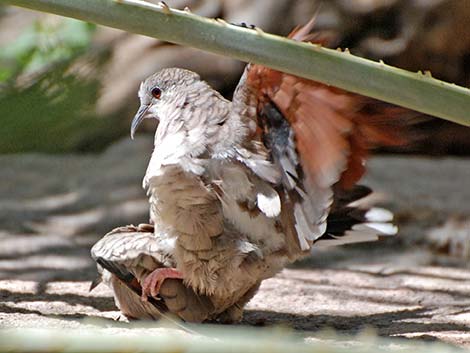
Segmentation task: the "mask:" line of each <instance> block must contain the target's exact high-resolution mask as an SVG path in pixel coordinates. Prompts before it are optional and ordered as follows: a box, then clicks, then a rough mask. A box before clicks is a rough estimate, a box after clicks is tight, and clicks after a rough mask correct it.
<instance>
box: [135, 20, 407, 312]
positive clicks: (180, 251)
mask: <svg viewBox="0 0 470 353" xmlns="http://www.w3.org/2000/svg"><path fill="white" fill-rule="evenodd" d="M312 25H313V22H311V23H309V24H308V25H306V26H304V27H301V28H298V29H296V30H294V31H293V33H291V35H290V38H292V39H294V40H306V39H307V38H309V37H310V35H309V32H310V30H311V27H312ZM139 97H140V101H141V106H140V108H139V111H138V112H137V114H136V116H135V118H134V120H133V122H132V127H131V136H133V135H134V132H135V130H136V128H137V126H138V125H139V123H140V122H141V121H142V120H143V119H144V118H154V119H156V120H157V121H158V128H157V131H156V134H155V149H154V152H153V153H152V157H151V160H150V162H149V165H148V169H147V172H146V174H145V177H144V182H143V184H144V187H145V188H146V189H147V190H148V194H149V201H150V208H151V210H150V213H151V219H152V221H153V222H154V224H157V225H158V228H159V229H160V232H163V233H164V234H165V235H166V236H167V238H168V239H173V240H174V249H173V255H174V257H173V259H174V262H175V263H176V268H174V269H172V270H171V271H168V270H167V269H165V270H160V269H156V270H155V271H153V272H152V273H151V274H150V275H149V276H148V278H149V279H150V280H149V281H147V282H146V283H144V284H143V291H144V293H145V294H149V295H155V294H156V292H158V288H159V286H160V285H161V283H162V282H163V281H164V280H165V278H170V277H173V278H182V279H183V281H184V283H185V285H187V286H188V287H190V288H192V289H193V290H194V291H195V292H196V293H198V294H199V295H206V296H210V297H211V298H212V302H213V304H214V306H215V307H217V308H219V309H228V308H230V307H232V306H235V307H237V308H239V307H242V306H243V305H244V303H245V302H246V300H247V298H248V299H249V297H250V296H251V295H253V293H254V292H255V291H256V288H257V287H258V285H259V283H260V281H261V280H263V279H264V278H267V277H270V276H272V275H274V274H275V273H276V272H277V271H279V270H280V269H282V267H283V266H284V265H285V264H286V263H288V262H291V261H294V260H296V259H298V258H300V257H302V256H304V255H306V254H308V253H309V250H310V249H311V247H312V246H313V245H315V244H319V243H320V242H322V241H323V242H324V244H328V245H335V244H344V243H348V242H356V241H368V240H374V239H377V238H378V236H379V235H393V234H395V233H396V228H395V227H394V226H393V225H391V224H390V223H389V222H390V221H391V218H392V215H391V213H390V212H388V211H386V210H382V209H372V210H368V209H364V210H361V209H360V208H358V206H357V205H356V204H357V202H356V204H351V202H353V201H357V200H359V199H360V198H361V197H363V196H366V195H367V194H368V193H369V189H367V188H365V187H360V186H356V185H355V184H356V182H357V181H358V180H359V179H360V177H361V176H362V174H363V173H364V160H365V157H366V153H367V150H368V148H370V147H372V146H373V145H376V144H380V145H385V144H399V143H402V142H403V140H402V139H401V138H399V132H400V131H399V129H397V127H398V126H399V125H400V124H401V123H402V121H401V119H397V117H396V115H397V111H395V110H394V108H390V107H388V106H386V105H384V104H380V103H378V102H376V101H372V100H371V99H368V98H365V97H362V96H357V95H353V94H350V93H347V92H344V91H342V90H340V89H336V88H332V87H328V86H326V85H323V84H319V83H316V82H313V81H309V80H306V79H303V78H299V77H296V76H292V75H289V74H286V73H282V72H279V71H275V70H272V69H269V68H267V67H263V66H260V65H248V66H247V67H246V69H245V72H244V74H243V77H242V78H241V81H240V83H239V85H238V87H237V89H236V91H235V94H234V97H233V101H232V102H230V101H228V100H226V99H224V98H223V97H222V96H221V95H220V94H219V93H218V92H216V91H215V90H213V89H212V88H211V87H210V86H209V85H208V84H207V83H205V82H204V81H202V80H201V79H200V77H199V76H198V75H197V74H196V73H194V72H190V71H187V70H183V69H176V68H172V69H165V70H162V71H160V72H158V73H156V74H154V75H152V76H150V77H149V78H147V79H146V80H145V81H144V82H143V83H142V84H141V87H140V90H139ZM391 115H394V116H393V117H391ZM171 266H174V265H173V264H172V265H171ZM237 315H238V314H237ZM235 316H236V315H234V317H235Z"/></svg>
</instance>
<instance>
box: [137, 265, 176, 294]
mask: <svg viewBox="0 0 470 353" xmlns="http://www.w3.org/2000/svg"><path fill="white" fill-rule="evenodd" d="M167 278H177V279H183V274H182V273H181V272H180V271H178V270H177V269H176V268H157V269H156V270H154V271H153V272H152V273H150V274H149V275H148V276H147V277H146V278H145V280H144V283H143V285H142V296H141V300H142V301H144V302H146V301H147V300H148V296H152V297H156V296H157V295H158V293H159V292H160V287H161V286H162V284H163V281H165V279H167Z"/></svg>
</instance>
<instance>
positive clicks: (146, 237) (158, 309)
mask: <svg viewBox="0 0 470 353" xmlns="http://www.w3.org/2000/svg"><path fill="white" fill-rule="evenodd" d="M168 243H170V245H169V244H168ZM171 251H172V246H171V241H169V240H168V239H166V238H165V236H164V235H162V236H155V231H154V227H153V226H151V225H139V226H138V227H134V226H126V227H120V228H116V229H114V230H112V231H111V232H109V233H108V234H106V235H105V236H104V237H103V238H102V239H101V240H100V241H98V242H97V243H96V244H95V245H94V246H93V248H92V249H91V254H92V257H93V259H94V260H95V261H96V262H97V266H98V272H99V275H100V277H99V278H98V280H99V281H103V282H104V283H105V284H106V285H108V286H109V287H110V288H111V289H112V290H113V294H114V299H115V303H116V305H117V307H118V308H119V309H120V310H121V312H122V313H123V314H124V315H126V316H127V317H129V318H133V319H154V320H155V319H159V318H160V317H161V316H162V314H163V315H164V314H166V313H171V314H174V315H176V316H178V317H180V318H181V319H183V320H185V321H192V322H202V321H205V320H208V319H214V318H215V316H214V315H215V308H214V307H213V305H212V303H211V301H210V299H209V298H207V297H206V296H204V295H196V294H195V293H194V291H192V290H191V288H187V287H185V286H184V285H183V284H182V281H181V280H166V281H165V282H164V283H163V285H162V287H161V288H160V293H159V298H158V300H156V299H155V298H150V300H148V301H143V300H141V294H142V288H141V285H140V283H142V282H143V281H144V280H145V278H146V277H147V275H148V274H149V273H151V272H152V271H153V270H155V269H157V268H162V267H167V268H171V267H172V266H175V263H174V260H173V259H172V255H171ZM99 281H97V282H95V283H93V284H92V288H93V287H95V286H96V285H97V284H98V283H99ZM92 288H91V289H92ZM160 299H161V300H160Z"/></svg>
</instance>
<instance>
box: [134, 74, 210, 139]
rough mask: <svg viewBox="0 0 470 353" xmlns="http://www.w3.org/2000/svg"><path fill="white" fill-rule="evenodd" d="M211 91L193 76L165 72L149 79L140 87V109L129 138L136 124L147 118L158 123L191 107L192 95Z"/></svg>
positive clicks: (196, 75)
mask: <svg viewBox="0 0 470 353" xmlns="http://www.w3.org/2000/svg"><path fill="white" fill-rule="evenodd" d="M208 89H209V90H211V88H210V87H209V85H207V84H206V83H205V82H204V81H202V80H201V78H200V77H199V75H198V74H196V73H195V72H192V71H189V70H184V69H179V68H168V69H163V70H161V71H158V72H157V73H155V74H153V75H152V76H150V77H148V78H147V79H146V80H145V81H143V82H142V83H141V85H140V89H139V98H140V108H139V110H138V111H137V114H136V115H135V117H134V119H133V120H132V124H131V138H134V133H135V131H136V129H137V127H138V126H139V124H140V123H141V122H142V121H143V120H144V119H146V118H154V119H157V120H160V119H161V118H165V117H166V116H167V115H169V114H170V113H171V112H173V111H175V110H178V109H181V108H183V107H184V106H185V105H187V104H190V103H191V101H190V100H191V95H194V94H192V93H194V92H196V93H197V91H200V90H208Z"/></svg>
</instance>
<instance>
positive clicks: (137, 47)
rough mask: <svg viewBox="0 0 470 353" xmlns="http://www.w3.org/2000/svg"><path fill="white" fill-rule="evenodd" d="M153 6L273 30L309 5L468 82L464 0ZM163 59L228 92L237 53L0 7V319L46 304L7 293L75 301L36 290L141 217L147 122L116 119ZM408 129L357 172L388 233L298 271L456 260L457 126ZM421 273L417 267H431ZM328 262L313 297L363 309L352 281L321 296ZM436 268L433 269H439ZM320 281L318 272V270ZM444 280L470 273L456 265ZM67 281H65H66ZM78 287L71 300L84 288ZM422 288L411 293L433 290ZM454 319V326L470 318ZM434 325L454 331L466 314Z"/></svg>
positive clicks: (462, 181)
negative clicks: (418, 133) (402, 140)
mask: <svg viewBox="0 0 470 353" xmlns="http://www.w3.org/2000/svg"><path fill="white" fill-rule="evenodd" d="M166 2H167V3H168V5H169V6H171V7H174V8H179V9H183V8H184V7H185V6H188V7H189V8H190V9H191V10H192V11H193V12H195V13H197V14H200V15H203V16H207V17H220V18H224V19H225V20H226V21H228V22H232V23H242V22H244V23H247V24H252V25H256V26H258V27H260V28H262V29H263V30H264V31H266V32H272V33H277V34H281V35H286V34H287V33H288V32H289V31H290V30H291V29H292V28H293V27H294V26H296V25H298V24H303V23H306V22H307V21H308V20H309V19H310V18H311V17H312V15H313V14H314V13H315V12H316V11H317V10H318V9H319V12H318V16H317V29H318V30H322V31H326V32H328V33H329V34H331V36H332V37H334V38H336V45H337V46H338V47H342V48H349V50H350V51H351V52H352V53H353V54H355V55H359V56H363V57H367V58H370V59H373V60H384V61H385V62H386V63H387V64H390V65H394V66H398V67H401V68H404V69H408V70H411V71H418V70H423V71H424V70H430V71H431V72H432V75H433V76H434V77H436V78H439V79H442V80H445V81H448V82H453V83H456V84H458V85H462V86H466V87H469V86H470V1H467V0H323V1H315V0H276V1H272V0H256V1H252V0H166ZM320 3H321V6H320V7H319V5H320ZM208 63H209V64H208ZM164 67H183V68H188V69H191V70H193V71H196V72H198V73H199V74H201V76H202V77H203V78H204V79H205V80H207V81H208V82H209V83H210V84H211V85H212V86H214V87H215V88H216V89H218V90H219V91H221V92H222V93H223V94H224V95H225V96H226V97H229V98H230V96H231V94H232V91H233V89H234V87H235V85H236V84H237V82H238V79H239V77H240V74H241V72H242V70H243V67H244V63H241V62H237V61H234V60H232V59H230V58H225V57H221V56H216V55H212V54H209V53H205V52H202V51H198V50H195V49H191V48H185V47H179V46H176V45H172V44H169V43H164V42H161V41H159V40H156V39H153V38H148V37H143V36H139V35H134V34H129V33H125V32H122V31H118V30H114V29H110V28H105V27H100V26H95V25H92V24H87V23H83V22H79V21H75V20H71V19H65V18H61V17H57V16H53V15H47V14H42V13H38V12H32V11H27V10H23V9H19V8H14V7H6V6H0V180H1V182H0V299H1V298H2V295H3V296H4V298H6V299H5V300H7V299H8V300H11V301H12V303H13V304H8V305H7V304H5V306H3V307H2V306H1V305H0V322H1V318H2V312H4V313H10V314H8V315H10V316H8V315H6V314H5V315H6V316H5V317H7V319H6V321H5V322H6V323H7V324H9V323H11V322H12V321H8V320H9V319H8V318H18V317H22V316H21V315H26V314H28V315H29V314H31V315H33V314H34V315H38V313H39V316H40V317H42V316H41V315H42V314H44V313H46V314H47V313H49V314H50V312H49V311H48V310H49V309H45V308H44V307H41V306H37V305H36V306H34V305H33V304H31V305H33V307H29V306H28V305H29V304H28V305H26V304H22V303H24V302H25V301H26V302H29V301H34V300H45V301H48V302H51V301H54V300H56V301H58V300H60V301H65V302H67V303H69V304H71V305H79V304H80V305H81V304H84V303H85V302H86V301H84V300H83V299H80V298H82V297H80V298H79V297H78V296H62V294H60V295H59V294H57V293H58V292H57V291H59V292H60V291H61V290H64V289H63V287H60V286H59V287H54V288H56V289H51V288H52V287H51V286H50V285H49V284H50V283H52V282H54V281H89V280H91V279H92V278H93V277H94V274H95V268H94V264H93V263H92V261H91V259H90V258H89V252H88V251H89V247H90V246H91V244H93V243H94V242H95V241H96V240H97V239H98V238H99V237H100V236H102V235H103V234H104V233H106V232H108V231H109V230H110V229H112V228H113V227H116V226H120V225H124V224H130V223H134V224H137V223H139V222H146V221H147V220H148V217H147V214H148V203H147V200H146V196H145V193H144V191H143V190H142V188H141V179H142V177H143V175H144V173H145V169H146V165H147V163H148V159H149V157H150V153H151V150H152V147H153V137H152V135H153V132H154V129H155V125H154V124H153V123H152V122H151V121H150V122H147V125H145V126H143V128H142V129H141V130H139V133H138V136H137V139H136V140H135V141H131V140H130V138H129V127H130V121H131V119H132V117H133V115H134V113H135V111H136V109H137V107H138V99H137V90H138V87H139V84H140V82H141V81H142V80H143V79H144V78H145V77H147V76H148V75H150V74H152V73H154V72H155V71H157V70H159V69H161V68H164ZM469 114H470V112H469ZM422 129H423V131H422V132H423V133H424V134H423V135H424V138H423V139H420V140H419V141H415V142H413V143H412V144H411V145H410V146H408V147H407V148H406V150H404V151H403V150H402V151H401V153H402V154H401V155H397V154H396V151H392V152H394V154H390V152H391V151H385V152H388V154H387V155H386V156H383V155H380V156H377V157H374V158H373V159H372V161H371V163H370V173H369V174H368V176H367V178H366V180H365V182H366V183H368V184H370V185H372V186H373V187H374V188H375V189H376V190H377V191H378V192H377V193H376V194H375V197H376V199H377V201H380V202H382V203H383V204H385V205H386V206H388V207H390V208H391V209H392V210H393V211H394V212H395V213H396V215H397V221H398V223H399V224H400V226H401V233H400V236H399V237H396V238H395V239H391V240H389V241H388V242H385V243H384V242H380V243H376V244H366V245H358V246H351V247H347V248H344V249H333V250H326V252H322V251H319V252H318V253H317V254H316V256H313V257H312V258H311V259H309V260H307V261H305V262H303V263H301V264H298V265H297V266H298V267H301V268H307V269H309V270H311V269H312V268H322V267H328V268H332V267H335V268H340V269H341V268H343V269H344V268H351V266H358V264H359V265H360V264H364V266H369V267H367V271H371V273H375V272H377V273H379V274H380V275H377V281H378V282H374V283H373V284H371V286H374V285H377V286H379V287H380V286H384V287H386V286H387V284H386V283H388V282H386V281H387V279H386V278H385V279H384V278H383V275H382V272H381V271H382V270H381V268H382V267H380V266H394V265H393V264H395V265H396V266H402V267H404V268H405V269H406V270H412V269H420V268H421V267H420V266H435V265H445V266H452V267H467V266H468V259H470V202H469V200H470V160H469V155H470V129H469V128H465V127H462V126H459V125H455V124H452V123H449V122H445V121H443V120H438V119H436V120H433V121H432V122H430V123H428V124H424V125H423V127H422ZM144 132H147V133H144ZM403 153H406V155H403ZM384 244H385V245H384ZM384 264H386V265H384ZM379 265H380V266H379ZM373 266H378V267H373ZM374 271H375V272H374ZM428 272H429V271H428ZM429 273H430V272H429ZM429 273H428V274H427V275H426V276H428V277H426V278H428V279H429V278H431V277H432V276H431V277H429V276H430V275H429ZM337 274H338V282H337V283H336V284H335V283H333V284H332V286H333V291H332V292H329V291H328V290H326V289H325V288H324V287H321V288H320V287H315V290H316V293H321V294H322V295H324V296H325V298H327V299H328V300H330V301H334V300H339V304H338V312H339V313H340V312H341V310H344V308H345V305H346V304H344V303H354V300H353V297H354V296H357V298H356V299H357V302H358V303H359V302H360V303H362V304H360V305H356V306H355V308H356V309H357V310H362V308H367V305H366V304H365V303H367V302H369V300H371V299H370V298H371V297H367V298H365V297H361V298H359V296H360V294H358V293H359V292H357V291H355V292H354V293H352V292H348V293H347V295H346V294H345V297H344V298H343V299H344V302H341V300H343V299H341V298H340V299H338V298H339V297H337V296H336V297H335V298H336V299H332V298H333V297H332V296H334V295H336V294H334V295H333V294H332V293H339V292H341V289H338V288H342V286H343V283H342V281H343V279H344V278H345V277H344V276H343V275H344V273H342V272H338V273H337ZM317 275H318V276H321V274H318V273H317ZM381 276H382V277H381ZM420 276H421V275H419V274H415V277H413V278H414V279H413V280H411V281H409V282H406V283H414V284H413V285H416V286H419V284H416V283H420V282H419V279H420V278H422V277H420ZM423 276H424V275H423ZM441 276H443V277H442V278H444V277H445V276H447V274H446V273H444V272H442V273H441ZM449 276H450V275H449ZM327 277H328V278H325V279H324V280H325V281H328V280H331V278H333V277H334V276H333V277H331V276H327ZM374 278H375V277H374ZM416 278H418V279H416ZM433 278H434V277H433ZM435 278H438V276H437V277H435ZM455 278H457V279H458V278H460V279H459V281H464V280H465V279H467V280H470V278H467V277H465V276H464V275H462V276H461V277H458V276H457V277H455ZM428 279H427V280H428ZM457 279H455V281H457ZM2 280H3V281H4V282H2ZM381 280H383V281H385V282H384V283H385V284H381V283H382V282H380V281H381ZM429 280H431V279H429ZM11 281H34V283H35V284H34V288H35V289H34V290H33V291H32V292H31V293H35V294H34V297H32V296H28V295H23V294H21V293H23V292H22V291H23V290H26V291H29V289H24V288H30V287H28V286H26V285H25V286H26V287H24V286H23V284H21V285H19V284H18V283H20V282H11ZM374 281H375V279H374ZM12 283H13V284H12ZM21 283H23V282H21ZM25 283H26V282H25ZM28 283H29V282H28ZM77 283H78V282H77ZM423 283H424V282H423ZM426 283H427V282H426ZM446 283H447V282H446ZM48 285H49V287H48ZM345 285H346V286H348V285H349V284H347V283H346V284H345ZM367 285H369V284H367ZM409 285H410V286H412V284H409ZM2 286H3V287H2ZM22 286H23V287H22ZM423 286H424V287H422V288H421V287H420V288H418V289H416V290H417V291H418V292H419V291H420V290H427V289H426V288H428V287H429V286H430V285H428V284H426V285H423ZM426 286H428V287H426ZM85 287H86V286H85ZM425 287H426V288H425ZM437 287H439V286H437ZM441 287H442V286H441ZM441 287H439V288H441ZM444 287H445V286H444ZM2 288H3V289H2ZM5 288H6V289H5ZM22 288H23V289H22ZM47 288H49V289H47ZM57 288H58V289H57ZM61 288H62V289H61ZM67 288H68V287H67ZM74 288H75V289H70V288H69V289H67V291H76V290H77V289H76V288H79V287H77V286H75V287H74ZM80 288H81V287H80ZM423 288H424V289H423ZM445 288H447V287H445ZM441 289H442V288H441ZM54 290H56V292H54V293H55V294H54V295H51V293H52V292H51V291H54ZM348 290H349V289H348ZM48 291H49V292H48ZM338 291H339V292H338ZM85 292H86V291H85V290H83V293H85ZM418 292H417V293H418ZM27 293H29V292H27ZM48 293H49V294H48ZM83 293H82V294H81V296H83V297H85V296H87V295H88V294H83ZM384 293H385V292H384ZM413 293H414V292H413ZM419 293H420V292H419ZM419 293H418V294H419ZM436 293H437V292H434V294H433V295H434V297H433V296H431V297H429V296H427V297H426V298H438V299H439V300H441V299H442V298H441V297H438V296H437V294H436ZM462 293H464V294H470V285H467V287H465V288H463V289H462V288H460V289H459V290H458V292H457V293H456V294H455V298H460V297H461V296H462V295H463V294H462ZM402 294H403V293H402ZM418 294H416V295H418ZM426 294H429V293H426ZM38 295H39V297H38ZM41 295H42V297H41ZM106 295H107V296H108V297H107V300H108V301H107V302H106V303H105V304H102V305H101V306H100V305H97V304H96V303H93V305H92V306H91V307H90V308H89V309H86V310H85V309H83V310H82V309H80V310H82V312H83V313H86V315H89V314H90V313H94V314H96V315H98V314H97V312H102V311H103V310H105V311H106V310H112V308H113V305H112V303H111V304H109V303H110V302H109V293H107V294H106ZM315 295H316V294H315ZM378 295H379V294H378ZM380 295H382V294H380ZM380 295H379V297H380ZM383 295H385V294H383ZM416 295H415V296H413V295H410V294H409V293H408V294H406V295H404V296H403V295H401V297H400V298H405V299H403V302H402V304H400V305H403V306H404V307H405V309H406V305H412V303H414V301H416V300H418V299H417V297H416ZM449 295H450V296H452V295H453V294H449ZM467 297H468V295H467ZM11 298H17V300H16V301H15V300H14V299H11ZM38 298H39V299H38ZM41 298H42V299H41ZM384 298H385V297H384V296H382V297H380V298H378V299H377V298H376V302H374V303H375V304H373V305H378V304H377V303H385V302H386V301H387V300H386V299H384ZM446 298H447V297H446ZM455 298H454V299H455ZM438 299H436V300H437V302H432V305H436V306H439V305H443V304H442V303H443V302H446V301H445V300H447V299H445V298H444V299H442V300H443V301H442V302H439V300H438ZM454 299H452V300H454ZM400 300H402V299H400ZM406 300H409V302H406ZM449 300H450V299H449ZM455 300H457V299H455ZM459 300H460V299H459ZM462 300H463V299H462ZM267 302H269V300H268V301H267ZM292 302H295V300H293V301H292ZM447 302H449V301H447ZM447 302H446V303H447ZM455 302H456V301H455ZM86 303H87V305H91V304H90V303H89V302H86ZM260 303H261V302H260ZM299 303H301V301H299ZM407 303H408V304H407ZM439 303H440V304H439ZM456 303H457V302H456ZM288 304H289V303H287V304H286V303H284V304H282V303H278V304H277V305H278V306H279V307H281V306H282V305H288ZM467 304H468V303H467ZM256 305H257V304H256ZM259 305H261V306H262V305H264V304H262V303H261V304H259ZM351 305H353V306H354V304H351ZM361 305H365V306H361ZM390 305H392V304H390ZM393 305H398V304H396V303H395V304H393ZM413 305H414V304H413ZM456 305H457V304H456ZM459 305H460V304H459ZM467 306H468V305H467ZM18 307H21V309H18ZM60 308H62V309H60ZM370 308H375V309H371V310H372V311H371V312H373V311H374V310H379V309H377V308H376V307H374V306H370V307H369V309H370ZM356 309H355V310H356ZM369 309H367V310H369ZM51 310H52V309H51ZM54 310H55V311H54ZM54 310H52V312H53V313H55V314H57V313H61V312H62V314H60V315H62V316H60V315H59V314H57V315H59V316H60V317H61V318H62V317H63V311H64V310H66V311H67V310H69V311H71V312H74V313H75V311H74V310H77V309H76V307H74V309H71V308H70V307H67V308H66V309H64V308H63V307H61V306H60V305H59V304H57V303H56V309H54ZM286 310H291V308H287V309H286ZM302 310H307V309H306V308H305V307H304V308H302ZM328 310H330V311H329V312H333V311H334V310H336V309H331V308H328ZM331 310H333V311H331ZM364 310H366V309H364ZM367 310H366V311H367ZM380 310H382V309H380ZM384 310H385V309H384ZM387 310H388V309H387ZM390 310H391V309H390ZM385 311H386V310H385ZM407 312H408V311H407ZM369 314H370V313H369ZM369 314H368V315H369ZM15 315H16V316H15ZM18 315H19V316H18ZM74 315H75V314H74ZM99 315H101V316H102V314H99ZM99 315H98V316H99ZM374 315H375V314H374ZM374 315H372V314H370V315H369V316H367V317H364V318H363V319H361V320H360V324H361V325H362V324H363V323H364V322H365V323H369V324H371V325H377V324H378V325H379V326H380V323H382V324H383V333H385V334H389V333H390V330H392V331H393V329H392V328H391V327H392V326H393V325H392V326H390V320H391V318H390V317H388V316H383V317H381V316H377V315H376V316H374ZM409 315H411V314H409V312H408V314H403V316H400V315H398V316H396V317H394V320H395V324H394V325H395V326H393V327H394V329H395V331H394V332H395V333H397V334H401V333H407V332H408V331H407V330H409V331H410V332H411V331H412V329H411V328H409V326H406V325H402V324H401V321H400V320H405V321H406V320H412V319H414V317H412V319H410V316H409ZM416 315H417V316H419V315H422V313H417V314H416ZM433 315H434V314H433ZM252 316H253V315H252ZM254 316H256V315H254ZM261 316H263V315H261ZM264 316H266V314H264ZM433 317H434V316H433ZM271 318H272V319H273V320H276V317H274V316H273V317H271ZM322 318H323V319H324V320H326V321H327V323H328V324H329V325H333V326H335V325H337V322H338V320H335V319H334V317H332V318H330V317H326V316H322ZM288 319H289V320H294V319H295V318H293V317H290V318H288ZM11 320H14V319H11ZM15 320H16V319H15ZM380 320H382V321H380ZM416 320H418V319H416ZM446 320H447V319H446ZM466 320H467V321H466V322H467V324H468V325H470V317H467V319H466ZM340 321H341V320H340ZM15 322H16V321H15ZM358 322H359V321H357V322H356V321H351V322H349V323H348V324H346V325H345V326H344V327H343V326H341V325H340V326H339V327H340V328H341V327H343V328H344V329H345V330H348V328H350V326H348V325H353V326H354V325H356V324H358V325H359V323H358ZM303 324H305V321H301V320H300V321H299V325H300V326H301V325H303ZM439 327H440V326H439ZM446 327H447V328H449V327H450V328H452V329H455V330H459V329H462V331H465V330H467V331H468V326H462V327H460V326H458V327H457V326H455V327H454V326H449V325H447V326H446ZM446 327H445V326H442V330H444V329H446ZM307 328H309V329H312V327H310V326H309V327H307ZM413 329H416V327H414V328H413ZM434 329H437V328H436V327H434ZM422 330H423V331H426V329H425V328H422ZM405 331H406V332H405ZM380 332H382V331H380ZM469 342H470V338H469ZM469 344H470V343H469Z"/></svg>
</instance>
